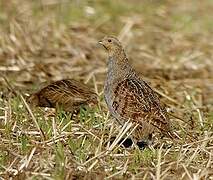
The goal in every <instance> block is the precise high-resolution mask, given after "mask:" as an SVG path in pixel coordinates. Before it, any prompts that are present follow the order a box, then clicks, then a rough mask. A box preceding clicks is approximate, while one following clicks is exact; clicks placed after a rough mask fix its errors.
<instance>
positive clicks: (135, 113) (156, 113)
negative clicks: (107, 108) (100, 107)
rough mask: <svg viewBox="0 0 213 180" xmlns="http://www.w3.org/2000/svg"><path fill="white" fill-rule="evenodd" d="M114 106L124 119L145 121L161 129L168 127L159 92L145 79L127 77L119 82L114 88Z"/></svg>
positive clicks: (138, 121) (115, 110)
mask: <svg viewBox="0 0 213 180" xmlns="http://www.w3.org/2000/svg"><path fill="white" fill-rule="evenodd" d="M114 97H115V98H114V100H113V103H112V108H113V110H114V112H115V114H119V115H120V116H121V117H122V118H123V119H132V120H133V121H135V122H137V123H139V124H141V123H143V122H144V121H145V122H147V123H149V124H152V125H153V126H156V127H157V128H159V129H168V127H169V120H168V119H167V117H166V111H165V109H164V108H163V107H161V105H160V100H159V98H158V96H157V94H156V93H155V92H154V91H153V90H152V89H151V87H150V86H149V85H148V84H147V83H146V82H145V81H143V80H141V79H136V78H127V79H125V80H122V81H121V82H119V83H118V85H117V86H116V87H115V90H114Z"/></svg>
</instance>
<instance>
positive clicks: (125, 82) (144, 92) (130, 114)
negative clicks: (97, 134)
mask: <svg viewBox="0 0 213 180" xmlns="http://www.w3.org/2000/svg"><path fill="white" fill-rule="evenodd" d="M99 43H100V44H101V45H103V47H104V48H105V49H106V50H107V52H108V62H107V66H108V72H107V77H106V80H105V85H104V97H105V101H106V103H107V106H108V108H109V111H110V113H111V114H112V116H113V117H114V118H116V119H117V120H118V121H119V122H120V123H121V124H123V123H124V121H127V120H130V121H132V122H135V123H137V124H138V125H139V126H138V127H137V128H136V133H135V134H136V136H137V137H136V140H142V142H144V141H145V142H146V141H148V140H149V139H150V138H151V136H152V133H153V130H154V129H158V130H160V131H161V132H162V133H163V134H165V135H168V136H170V137H171V135H170V130H171V128H170V120H169V119H168V117H167V113H166V109H165V108H164V106H162V105H161V103H160V100H159V98H158V95H157V94H156V93H155V91H154V90H152V88H151V87H150V86H149V85H148V84H147V83H146V82H145V81H144V80H142V79H141V78H140V77H139V76H138V75H137V73H136V72H135V70H134V69H133V68H132V66H131V65H130V64H129V61H128V58H127V56H126V53H125V51H124V49H123V47H122V45H121V43H120V42H119V40H118V39H117V38H115V37H113V36H106V37H104V38H103V39H102V40H101V41H99ZM133 137H134V135H133Z"/></svg>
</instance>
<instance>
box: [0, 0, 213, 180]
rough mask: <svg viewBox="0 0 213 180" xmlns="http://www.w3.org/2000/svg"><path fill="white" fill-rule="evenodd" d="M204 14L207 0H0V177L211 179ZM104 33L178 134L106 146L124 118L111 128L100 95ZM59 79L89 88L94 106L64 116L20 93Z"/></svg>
mask: <svg viewBox="0 0 213 180" xmlns="http://www.w3.org/2000/svg"><path fill="white" fill-rule="evenodd" d="M212 17H213V1H211V0H203V1H195V0H188V1H185V0H179V1H171V0H158V1H157V0H152V1H151V0H142V1H136V0H117V1H114V0H92V1H89V0H85V1H77V0H73V1H71V0H70V1H69V0H64V1H59V0H40V1H29V0H17V1H6V0H2V1H0V73H1V77H0V93H1V99H0V177H2V178H3V179H9V178H13V179H104V178H105V179H158V180H159V179H212V178H213V171H212V168H213V160H212V153H213V135H212V130H213V127H212V123H213V43H212V42H213V36H212V33H213V21H212ZM105 35H115V36H118V38H119V39H120V40H121V41H122V43H123V44H124V45H125V49H126V51H127V54H128V57H129V59H130V61H131V64H132V65H133V66H134V67H135V69H136V70H137V71H138V73H140V75H141V76H142V77H143V78H144V79H146V80H147V81H148V82H149V83H150V84H151V85H152V87H154V88H155V89H156V91H157V92H158V93H159V95H160V98H161V100H162V101H163V102H164V103H165V104H166V106H167V107H168V111H169V113H170V119H171V121H172V124H173V130H174V132H176V133H177V134H179V135H180V136H181V140H178V142H176V140H174V141H172V140H171V139H169V138H165V137H163V138H162V137H160V135H159V133H157V134H156V135H155V138H154V139H155V142H154V143H155V146H154V147H150V148H146V149H145V150H143V151H141V150H139V149H138V148H137V147H135V146H133V147H132V148H127V149H126V148H124V147H122V146H119V145H118V144H117V143H113V144H111V145H110V144H109V143H108V142H109V140H110V137H117V138H121V137H122V132H123V131H126V130H128V128H129V124H126V126H124V127H119V126H118V125H117V124H116V122H115V121H114V119H113V118H112V117H111V116H109V114H108V112H107V108H106V105H105V102H104V100H103V82H104V78H105V75H106V58H107V54H106V52H105V51H104V49H103V48H102V47H100V46H99V45H98V44H97V42H98V40H100V39H101V38H103V36H105ZM4 77H5V78H6V79H7V81H8V82H6V79H5V78H4ZM63 78H74V79H77V80H81V81H83V82H85V83H87V84H88V85H90V86H91V87H92V88H94V89H95V91H96V92H97V93H98V95H99V101H100V102H99V105H98V106H97V107H94V108H88V109H87V110H84V109H82V110H81V112H80V114H79V115H77V116H76V117H75V118H73V119H72V120H71V115H70V114H67V113H65V112H59V113H58V114H57V116H56V117H54V116H48V113H49V111H48V110H46V109H44V108H33V109H32V108H31V107H28V106H27V104H26V102H25V100H24V99H25V98H26V97H27V95H29V94H30V93H33V92H35V91H36V90H37V89H39V88H40V87H41V86H42V85H44V84H48V83H49V82H52V81H56V80H60V79H63ZM124 134H125V133H124ZM125 136H126V135H124V137H125ZM172 143H173V144H172Z"/></svg>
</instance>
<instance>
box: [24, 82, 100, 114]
mask: <svg viewBox="0 0 213 180" xmlns="http://www.w3.org/2000/svg"><path fill="white" fill-rule="evenodd" d="M97 97H98V96H97V94H96V93H95V92H94V91H92V90H91V89H90V88H89V87H88V86H87V85H85V84H83V83H81V82H79V81H76V80H73V79H64V80H60V81H56V82H54V83H52V84H50V85H48V86H46V87H44V88H42V89H41V90H40V91H38V92H36V93H35V94H32V95H31V96H30V97H29V98H28V102H29V103H31V104H33V105H34V106H40V107H52V108H55V107H56V106H61V107H62V108H63V110H65V111H73V110H76V109H78V108H79V107H80V106H81V105H87V104H90V103H93V104H96V103H97Z"/></svg>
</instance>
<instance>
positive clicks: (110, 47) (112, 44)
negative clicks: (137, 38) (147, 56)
mask: <svg viewBox="0 0 213 180" xmlns="http://www.w3.org/2000/svg"><path fill="white" fill-rule="evenodd" d="M99 44H101V45H102V46H104V48H105V49H106V50H107V51H108V53H109V54H111V55H113V54H115V53H117V52H119V51H120V50H122V45H121V43H120V41H119V40H118V39H117V38H116V37H114V36H105V37H104V38H103V39H102V40H101V41H99Z"/></svg>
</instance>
